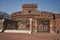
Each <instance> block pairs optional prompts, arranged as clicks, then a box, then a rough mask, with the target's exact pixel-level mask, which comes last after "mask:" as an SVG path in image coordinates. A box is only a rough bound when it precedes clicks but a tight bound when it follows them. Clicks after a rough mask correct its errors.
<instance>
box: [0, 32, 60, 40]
mask: <svg viewBox="0 0 60 40" xmlns="http://www.w3.org/2000/svg"><path fill="white" fill-rule="evenodd" d="M0 40H60V34H49V33H32V34H25V33H0Z"/></svg>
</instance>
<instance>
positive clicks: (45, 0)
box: [0, 0, 60, 14]
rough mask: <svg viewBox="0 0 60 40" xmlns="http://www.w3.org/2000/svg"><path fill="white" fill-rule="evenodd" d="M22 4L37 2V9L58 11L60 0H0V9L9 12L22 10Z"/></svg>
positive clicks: (59, 9) (59, 10)
mask: <svg viewBox="0 0 60 40" xmlns="http://www.w3.org/2000/svg"><path fill="white" fill-rule="evenodd" d="M22 4H38V10H39V11H48V12H53V13H60V0H0V11H4V12H7V13H9V14H11V13H13V12H18V11H22Z"/></svg>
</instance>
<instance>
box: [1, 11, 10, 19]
mask: <svg viewBox="0 0 60 40" xmlns="http://www.w3.org/2000/svg"><path fill="white" fill-rule="evenodd" d="M0 19H10V15H9V14H8V13H5V12H3V11H0Z"/></svg>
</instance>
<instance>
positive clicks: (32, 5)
mask: <svg viewBox="0 0 60 40" xmlns="http://www.w3.org/2000/svg"><path fill="white" fill-rule="evenodd" d="M22 8H37V4H23V5H22Z"/></svg>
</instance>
